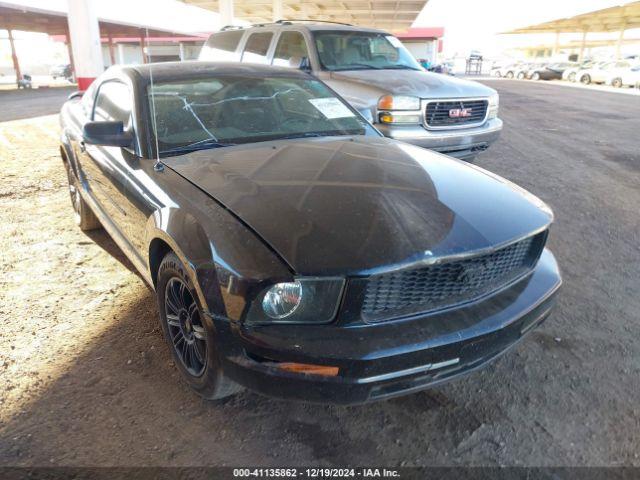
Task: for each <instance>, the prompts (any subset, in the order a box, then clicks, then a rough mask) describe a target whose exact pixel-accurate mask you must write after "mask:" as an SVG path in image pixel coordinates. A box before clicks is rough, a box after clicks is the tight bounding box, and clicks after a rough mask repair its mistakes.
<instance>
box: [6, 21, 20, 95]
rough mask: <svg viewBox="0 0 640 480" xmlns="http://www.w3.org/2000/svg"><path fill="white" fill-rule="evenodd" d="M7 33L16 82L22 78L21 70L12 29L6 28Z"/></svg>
mask: <svg viewBox="0 0 640 480" xmlns="http://www.w3.org/2000/svg"><path fill="white" fill-rule="evenodd" d="M7 33H8V34H9V45H11V60H13V69H14V70H15V72H16V84H17V83H18V82H19V81H20V79H22V72H21V71H20V62H19V61H18V54H17V53H16V46H15V44H14V43H13V31H12V30H7Z"/></svg>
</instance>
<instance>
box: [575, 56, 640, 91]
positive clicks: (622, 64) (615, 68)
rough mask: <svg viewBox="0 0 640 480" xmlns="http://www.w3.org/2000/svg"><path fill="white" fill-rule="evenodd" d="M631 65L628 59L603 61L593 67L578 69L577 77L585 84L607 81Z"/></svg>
mask: <svg viewBox="0 0 640 480" xmlns="http://www.w3.org/2000/svg"><path fill="white" fill-rule="evenodd" d="M630 67H631V63H630V62H629V61H627V60H619V61H615V62H603V63H599V64H597V65H594V66H592V67H591V68H588V69H585V70H580V71H578V72H577V73H576V78H577V79H578V81H579V82H581V83H584V84H585V85H588V84H590V83H605V82H606V81H607V79H608V78H610V76H611V75H612V74H615V73H616V72H620V71H621V70H625V69H628V68H630Z"/></svg>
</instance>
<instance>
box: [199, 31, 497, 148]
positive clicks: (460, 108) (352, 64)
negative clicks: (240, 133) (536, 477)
mask: <svg viewBox="0 0 640 480" xmlns="http://www.w3.org/2000/svg"><path fill="white" fill-rule="evenodd" d="M199 60H206V61H241V62H247V63H261V64H272V65H277V66H289V67H292V68H299V69H302V70H306V71H308V72H309V73H311V74H313V75H314V76H315V77H317V78H319V79H321V80H323V81H324V82H325V83H326V84H328V85H329V86H330V87H331V88H333V89H334V90H335V91H336V92H338V93H339V94H340V95H341V96H342V97H343V98H344V99H346V100H347V101H348V102H349V103H351V104H352V105H353V106H354V107H355V108H356V109H358V110H359V111H360V112H361V113H362V114H363V115H364V116H365V118H367V119H368V120H369V121H370V122H371V123H373V124H374V125H375V126H376V128H378V130H380V131H381V132H382V133H383V134H384V135H386V136H387V137H391V138H395V139H398V140H403V141H405V142H408V143H412V144H414V145H418V146H421V147H425V148H429V149H432V150H436V151H438V152H443V153H446V154H448V155H452V156H455V157H458V158H465V159H467V160H469V159H472V158H473V157H474V156H475V155H476V154H477V153H478V152H480V151H483V150H486V149H487V148H488V147H489V145H490V144H491V143H492V142H494V141H495V140H496V139H497V138H498V136H499V135H500V131H501V130H502V121H501V120H500V119H499V118H498V94H497V93H496V91H495V90H493V89H491V88H489V87H486V86H484V85H481V84H479V83H477V82H472V81H467V80H460V79H457V78H453V77H450V76H445V75H441V74H437V73H431V72H427V71H425V70H424V69H423V68H422V67H421V66H420V65H419V64H418V62H417V61H416V60H415V59H414V58H413V56H412V55H411V54H410V53H409V51H408V50H407V49H406V48H405V47H404V46H403V45H402V43H401V42H400V41H399V40H398V39H397V38H396V37H394V36H393V35H391V34H389V33H387V32H384V31H381V30H375V29H369V28H360V27H354V26H350V25H343V24H333V23H308V22H294V21H284V20H282V21H278V22H275V23H271V24H262V25H254V26H252V27H247V28H241V27H227V28H225V29H223V30H222V31H220V32H217V33H214V34H212V35H211V36H210V37H209V39H208V40H207V42H206V43H205V45H204V46H203V48H202V51H201V52H200V56H199Z"/></svg>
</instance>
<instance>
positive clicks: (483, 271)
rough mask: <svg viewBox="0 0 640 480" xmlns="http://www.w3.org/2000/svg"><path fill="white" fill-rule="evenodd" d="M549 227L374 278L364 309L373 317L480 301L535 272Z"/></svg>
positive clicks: (365, 314)
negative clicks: (486, 249)
mask: <svg viewBox="0 0 640 480" xmlns="http://www.w3.org/2000/svg"><path fill="white" fill-rule="evenodd" d="M545 239H546V232H543V233H541V234H538V235H535V236H532V237H529V238H526V239H524V240H521V241H519V242H516V243H513V244H511V245H508V246H506V247H504V248H501V249H499V250H496V251H494V252H493V253H488V254H485V255H479V256H475V257H471V258H467V259H463V260H459V261H452V262H447V263H442V264H435V265H430V266H426V267H421V268H416V269H412V270H402V271H398V272H392V273H386V274H380V275H375V276H372V277H370V278H369V279H368V280H367V285H366V287H365V293H364V302H363V305H362V314H363V317H364V319H365V320H366V321H368V322H380V321H384V320H387V319H391V318H398V317H401V316H406V315H411V314H415V313H423V312H428V311H433V310H438V309H442V308H446V307H450V306H453V305H457V304H461V303H465V302H469V301H472V300H475V299H477V298H479V297H481V296H483V295H486V294H488V293H491V292H493V291H496V290H498V289H500V288H501V287H503V286H505V285H507V284H509V283H511V282H512V281H514V280H515V279H517V278H519V277H521V276H522V275H524V274H525V273H527V272H528V271H530V270H531V269H532V268H533V266H534V264H535V263H536V261H537V259H538V257H539V256H540V253H541V252H542V248H543V247H544V242H545Z"/></svg>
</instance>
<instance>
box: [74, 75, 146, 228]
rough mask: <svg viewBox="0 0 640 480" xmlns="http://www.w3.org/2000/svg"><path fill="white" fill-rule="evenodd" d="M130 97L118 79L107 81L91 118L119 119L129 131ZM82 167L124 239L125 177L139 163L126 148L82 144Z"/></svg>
mask: <svg viewBox="0 0 640 480" xmlns="http://www.w3.org/2000/svg"><path fill="white" fill-rule="evenodd" d="M132 108H133V97H132V92H131V89H130V88H129V86H128V85H126V84H125V83H124V82H121V81H119V80H107V81H105V82H103V83H102V84H101V85H100V86H99V87H98V91H97V94H96V97H95V102H94V106H93V113H92V117H91V119H92V120H93V121H121V122H123V124H124V129H125V130H130V131H131V130H132V128H133V124H132V119H131V115H132ZM82 148H83V150H84V155H83V156H82V160H81V161H82V163H83V165H82V168H83V171H84V172H85V175H87V176H88V177H89V178H88V181H89V184H90V185H91V190H92V193H93V196H94V199H95V200H96V202H97V203H98V206H99V207H100V208H101V209H102V211H103V212H104V213H105V215H106V216H107V217H108V219H109V220H110V221H111V223H112V224H113V226H115V227H116V228H117V230H118V231H119V232H120V233H121V234H122V235H123V236H125V238H126V231H127V228H126V224H127V221H128V216H129V214H128V210H129V208H130V205H129V202H128V198H127V196H128V182H129V181H128V177H129V172H130V170H131V165H132V164H135V163H136V162H138V161H139V160H138V158H137V156H136V154H135V152H134V151H133V150H132V149H129V148H122V147H107V146H103V145H89V144H83V145H82Z"/></svg>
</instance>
